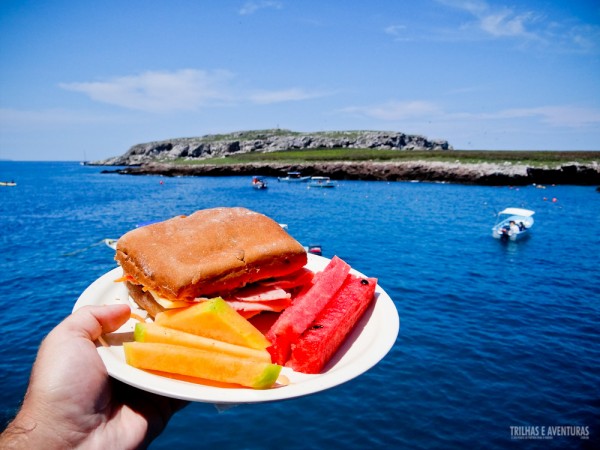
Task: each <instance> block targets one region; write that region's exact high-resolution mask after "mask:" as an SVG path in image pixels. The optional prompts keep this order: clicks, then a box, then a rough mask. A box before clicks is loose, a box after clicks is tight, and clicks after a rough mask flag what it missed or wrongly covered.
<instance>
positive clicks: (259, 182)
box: [252, 177, 267, 189]
mask: <svg viewBox="0 0 600 450" xmlns="http://www.w3.org/2000/svg"><path fill="white" fill-rule="evenodd" d="M252 187H253V188H254V189H267V182H266V181H264V180H263V179H261V178H259V177H252Z"/></svg>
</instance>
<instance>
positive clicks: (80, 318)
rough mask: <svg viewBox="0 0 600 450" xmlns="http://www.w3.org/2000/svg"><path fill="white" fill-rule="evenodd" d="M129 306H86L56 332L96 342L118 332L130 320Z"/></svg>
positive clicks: (57, 328) (59, 326)
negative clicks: (106, 335)
mask: <svg viewBox="0 0 600 450" xmlns="http://www.w3.org/2000/svg"><path fill="white" fill-rule="evenodd" d="M130 314H131V309H130V308H129V306H128V305H106V306H84V307H83V308H81V309H78V310H77V311H75V312H74V313H73V314H71V315H70V316H68V317H67V318H66V319H65V320H63V322H62V323H60V324H59V325H58V326H57V327H56V329H55V330H54V331H56V332H58V333H60V334H62V333H67V334H71V335H75V336H76V335H79V336H83V337H86V338H88V339H90V340H91V341H95V340H96V339H98V337H100V335H101V334H103V333H110V332H112V331H115V330H117V329H118V328H119V327H120V326H121V325H123V324H124V323H125V322H127V320H128V319H129V317H130Z"/></svg>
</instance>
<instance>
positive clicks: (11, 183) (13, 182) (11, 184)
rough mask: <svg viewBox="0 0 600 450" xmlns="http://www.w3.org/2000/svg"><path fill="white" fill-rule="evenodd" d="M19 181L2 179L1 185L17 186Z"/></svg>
mask: <svg viewBox="0 0 600 450" xmlns="http://www.w3.org/2000/svg"><path fill="white" fill-rule="evenodd" d="M16 185H17V183H16V182H15V181H0V186H8V187H12V186H16Z"/></svg>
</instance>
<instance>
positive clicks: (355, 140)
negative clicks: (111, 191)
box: [92, 129, 452, 166]
mask: <svg viewBox="0 0 600 450" xmlns="http://www.w3.org/2000/svg"><path fill="white" fill-rule="evenodd" d="M324 148H380V149H398V150H451V149H452V146H450V145H449V144H448V142H447V141H444V140H429V139H427V138H425V137H423V136H418V135H408V134H404V133H399V132H391V131H333V132H315V133H299V132H294V131H289V130H281V129H275V130H259V131H239V132H235V133H230V134H223V135H218V134H217V135H206V136H202V137H193V138H178V139H168V140H164V141H157V142H148V143H145V144H137V145H134V146H133V147H131V148H130V149H129V150H128V151H127V152H126V153H125V154H123V155H122V156H117V157H114V158H109V159H106V160H103V161H95V162H93V163H92V164H95V165H118V166H128V165H139V164H143V163H148V162H152V161H157V160H162V161H165V160H166V161H168V160H174V159H177V158H210V157H219V156H226V155H232V154H237V153H250V152H274V151H279V150H297V149H324Z"/></svg>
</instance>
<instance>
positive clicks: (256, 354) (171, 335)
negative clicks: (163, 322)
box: [133, 323, 271, 362]
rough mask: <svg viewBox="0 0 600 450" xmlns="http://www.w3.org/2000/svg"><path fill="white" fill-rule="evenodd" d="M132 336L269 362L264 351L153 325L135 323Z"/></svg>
mask: <svg viewBox="0 0 600 450" xmlns="http://www.w3.org/2000/svg"><path fill="white" fill-rule="evenodd" d="M133 336H134V339H135V340H136V341H137V342H154V343H162V344H173V345H183V346H184V347H192V348H199V349H202V350H206V351H212V352H218V353H224V354H227V355H232V356H237V357H239V358H247V359H255V360H257V361H265V362H271V355H270V354H269V352H268V351H266V350H258V349H254V348H249V347H242V346H241V345H234V344H229V343H227V342H222V341H217V340H215V339H211V338H206V337H202V336H197V335H195V334H191V333H186V332H184V331H179V330H174V329H171V328H166V327H162V326H160V325H157V324H155V323H137V324H136V325H135V331H134V334H133Z"/></svg>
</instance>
